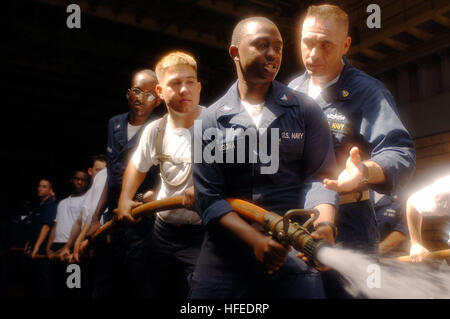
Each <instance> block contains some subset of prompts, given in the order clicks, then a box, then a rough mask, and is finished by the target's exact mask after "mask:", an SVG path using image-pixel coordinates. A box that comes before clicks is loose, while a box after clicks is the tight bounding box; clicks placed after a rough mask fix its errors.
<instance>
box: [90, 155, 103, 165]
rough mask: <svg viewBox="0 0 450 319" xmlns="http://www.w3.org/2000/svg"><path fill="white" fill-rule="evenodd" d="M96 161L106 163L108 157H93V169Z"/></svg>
mask: <svg viewBox="0 0 450 319" xmlns="http://www.w3.org/2000/svg"><path fill="white" fill-rule="evenodd" d="M96 161H100V162H105V163H106V156H105V155H103V154H97V155H92V156H91V167H94V164H95V162H96Z"/></svg>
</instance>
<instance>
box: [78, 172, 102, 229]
mask: <svg viewBox="0 0 450 319" xmlns="http://www.w3.org/2000/svg"><path fill="white" fill-rule="evenodd" d="M107 177H108V174H107V169H106V167H105V168H104V169H102V170H101V171H100V172H98V173H97V174H96V175H95V177H94V181H93V182H92V185H91V188H89V190H88V191H87V193H86V199H85V200H84V203H83V207H82V210H81V214H82V215H81V216H82V218H83V223H84V222H85V221H86V219H88V221H89V223H90V222H91V219H92V216H93V215H94V213H95V210H96V209H97V206H98V202H99V201H100V197H101V196H102V193H103V189H104V187H105V184H106V179H107Z"/></svg>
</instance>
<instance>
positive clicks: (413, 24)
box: [349, 4, 450, 56]
mask: <svg viewBox="0 0 450 319" xmlns="http://www.w3.org/2000/svg"><path fill="white" fill-rule="evenodd" d="M449 11H450V4H448V5H445V6H442V7H441V8H438V9H430V10H428V11H425V12H424V13H422V14H420V15H416V16H414V17H413V18H411V19H409V20H407V21H405V22H403V23H399V24H397V25H395V26H393V27H390V28H385V29H382V30H381V31H380V32H377V33H376V35H374V36H372V37H368V38H366V39H365V40H363V41H362V42H361V43H360V44H357V45H355V46H353V47H351V48H350V52H349V56H352V55H353V54H356V53H358V52H362V50H364V49H367V48H370V47H372V46H373V45H375V44H377V43H379V42H382V41H383V40H384V39H387V38H392V37H393V36H395V35H397V34H399V33H402V32H408V33H411V34H412V35H414V36H416V37H418V38H419V39H422V40H428V39H430V38H431V37H432V35H431V34H429V33H428V32H425V31H423V30H420V29H418V28H417V26H418V25H419V24H421V23H424V22H426V21H428V20H430V19H433V18H435V17H438V16H442V15H444V14H446V13H447V12H449Z"/></svg>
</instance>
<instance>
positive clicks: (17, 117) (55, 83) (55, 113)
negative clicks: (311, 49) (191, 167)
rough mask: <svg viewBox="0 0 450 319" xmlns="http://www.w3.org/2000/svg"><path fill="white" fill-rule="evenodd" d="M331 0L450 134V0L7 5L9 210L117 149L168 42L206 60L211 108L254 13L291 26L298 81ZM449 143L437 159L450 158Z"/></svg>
mask: <svg viewBox="0 0 450 319" xmlns="http://www.w3.org/2000/svg"><path fill="white" fill-rule="evenodd" d="M324 2H328V3H334V4H338V5H339V6H341V7H342V8H343V9H344V10H345V11H346V12H347V13H348V14H349V17H350V35H351V36H352V48H351V51H350V52H349V54H348V57H349V59H350V61H351V62H352V63H353V64H354V65H356V66H357V67H359V68H361V69H363V70H365V71H366V72H368V73H369V74H371V75H373V76H375V77H377V78H379V79H380V80H382V81H383V83H385V84H386V86H387V87H388V88H389V89H390V90H391V92H392V93H393V95H394V97H395V98H396V100H397V103H398V108H399V112H400V115H401V118H402V120H403V121H404V123H405V126H406V127H407V129H408V130H409V131H410V132H411V134H412V136H413V137H414V138H417V137H422V136H428V135H431V134H436V133H441V132H446V131H450V124H449V122H448V118H449V117H450V109H449V108H448V105H449V100H450V99H449V97H450V4H449V2H448V0H408V1H406V0H378V1H372V0H332V1H311V0H247V1H236V0H230V1H227V0H197V1H195V0H165V1H163V0H155V1H146V0H129V1H125V0H109V1H107V0H85V1H75V0H71V1H66V0H36V1H8V2H2V13H3V14H2V18H1V20H0V23H1V25H0V27H1V30H2V31H3V32H2V36H1V40H2V41H1V50H0V68H1V74H2V78H3V81H2V83H3V84H2V93H3V97H5V98H6V100H5V98H4V102H3V103H2V105H3V114H2V115H3V116H2V118H3V125H2V132H1V138H0V147H1V152H2V155H3V156H2V158H3V159H4V160H5V163H4V165H2V167H3V172H2V173H3V174H2V181H3V184H4V187H3V188H4V189H6V191H3V192H1V194H2V199H3V200H2V204H3V207H2V210H4V211H10V210H11V209H13V208H14V207H16V206H20V203H21V201H23V200H25V199H35V198H36V187H37V183H38V181H39V179H41V178H42V177H47V178H50V179H51V180H52V181H53V182H54V186H55V191H56V193H57V196H58V198H63V197H65V196H67V192H68V191H69V189H68V180H69V179H70V177H71V175H72V173H73V171H74V170H75V169H76V168H87V167H88V165H89V157H90V156H91V155H93V154H99V153H105V152H106V137H107V136H106V129H107V123H108V119H109V118H111V117H112V116H114V115H117V114H120V113H124V112H127V110H128V106H127V102H126V99H125V93H126V90H127V88H128V87H129V82H130V79H131V75H132V74H133V72H135V71H137V70H139V69H141V68H151V69H153V68H154V66H155V63H156V61H157V60H158V59H159V58H160V57H161V56H162V55H164V54H166V53H167V52H168V51H171V50H185V51H188V52H191V53H192V54H194V56H196V57H197V60H198V63H199V70H198V71H199V72H198V73H199V78H200V80H201V82H202V86H203V90H202V94H201V101H200V103H201V104H202V105H205V106H208V105H209V104H211V103H212V102H214V101H215V100H216V99H217V98H219V97H220V96H221V95H222V94H224V93H225V91H226V90H227V89H228V87H229V86H230V85H231V84H232V83H233V82H234V79H235V74H234V72H235V71H234V65H233V64H232V61H231V59H230V58H229V56H228V53H227V45H228V43H229V40H230V38H231V33H232V30H233V28H234V26H235V24H236V23H237V22H238V21H239V20H241V19H242V18H245V17H248V16H256V15H259V16H266V17H268V18H270V19H272V20H273V21H274V22H275V23H276V24H277V25H278V26H279V29H280V31H281V34H282V36H283V40H284V52H283V63H282V66H281V70H280V72H279V74H278V77H277V80H279V81H281V82H284V83H287V82H288V81H289V80H290V79H292V78H293V77H294V76H296V75H298V74H299V73H300V72H301V71H302V66H301V64H300V63H299V61H300V59H299V55H298V52H297V38H298V32H299V31H298V20H299V17H300V16H301V14H303V13H304V12H305V10H306V8H307V7H308V6H309V5H310V4H320V3H324ZM70 3H78V4H80V6H81V29H69V28H68V27H67V25H66V20H67V17H68V16H69V15H70V13H67V12H66V7H67V6H68V5H69V4H70ZM371 3H378V4H379V5H380V7H381V12H382V16H381V18H382V28H381V29H369V28H368V27H367V25H366V18H367V16H368V15H369V13H367V11H366V9H367V6H368V5H369V4H371ZM149 21H150V22H149ZM158 111H159V112H163V111H165V106H164V105H162V106H161V107H160V108H159V110H158ZM449 143H450V142H449ZM427 145H428V144H427ZM433 152H434V151H433ZM445 152H447V153H445V154H444V155H443V156H444V157H442V160H439V161H434V159H433V161H434V162H436V163H442V162H443V161H444V162H448V160H447V158H449V157H448V156H450V149H449V150H447V151H445ZM429 153H430V152H429ZM430 154H431V153H430ZM431 155H433V156H434V153H433V154H431ZM434 162H433V163H434ZM427 163H428V162H427ZM430 163H431V162H430ZM427 165H428V164H426V165H425V164H424V165H423V167H424V168H425V167H428V166H427ZM433 165H434V164H433ZM423 172H424V174H425V170H423Z"/></svg>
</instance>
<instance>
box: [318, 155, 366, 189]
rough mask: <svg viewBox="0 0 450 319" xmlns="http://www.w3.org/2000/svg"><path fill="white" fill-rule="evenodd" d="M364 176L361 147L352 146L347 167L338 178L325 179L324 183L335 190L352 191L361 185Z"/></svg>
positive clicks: (326, 186)
mask: <svg viewBox="0 0 450 319" xmlns="http://www.w3.org/2000/svg"><path fill="white" fill-rule="evenodd" d="M363 178H364V170H363V163H362V161H361V155H360V154H359V149H358V148H357V147H352V149H351V150H350V156H349V157H348V159H347V163H346V165H345V169H344V170H343V171H342V172H341V174H339V177H338V179H337V180H331V179H324V181H323V184H324V185H325V188H328V189H331V190H333V191H335V192H351V191H354V190H356V189H357V188H358V187H359V186H360V185H361V182H362V181H363Z"/></svg>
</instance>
